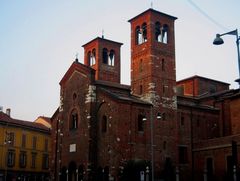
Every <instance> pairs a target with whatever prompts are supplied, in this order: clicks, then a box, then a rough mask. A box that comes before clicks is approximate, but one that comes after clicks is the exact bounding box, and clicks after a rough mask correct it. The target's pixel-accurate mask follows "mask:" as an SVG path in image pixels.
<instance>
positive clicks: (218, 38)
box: [213, 29, 240, 86]
mask: <svg viewBox="0 0 240 181" xmlns="http://www.w3.org/2000/svg"><path fill="white" fill-rule="evenodd" d="M224 35H235V36H236V44H237V55H238V73H239V74H238V76H239V77H238V79H237V80H235V82H238V84H239V86H240V53H239V40H240V37H239V36H238V30H237V29H236V30H233V31H230V32H227V33H223V34H216V38H215V39H214V41H213V44H214V45H221V44H223V43H224V41H223V39H222V38H221V36H224Z"/></svg>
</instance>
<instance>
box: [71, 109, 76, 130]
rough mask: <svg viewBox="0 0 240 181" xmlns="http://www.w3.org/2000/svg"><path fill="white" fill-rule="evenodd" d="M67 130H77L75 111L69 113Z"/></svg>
mask: <svg viewBox="0 0 240 181" xmlns="http://www.w3.org/2000/svg"><path fill="white" fill-rule="evenodd" d="M69 128H70V130H73V129H77V128H78V114H77V110H76V109H74V110H73V111H72V113H71V116H70V121H69Z"/></svg>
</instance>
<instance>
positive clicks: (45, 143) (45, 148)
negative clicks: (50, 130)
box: [44, 139, 48, 151]
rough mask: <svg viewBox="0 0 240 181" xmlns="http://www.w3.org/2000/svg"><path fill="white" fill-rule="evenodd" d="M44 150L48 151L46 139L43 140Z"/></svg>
mask: <svg viewBox="0 0 240 181" xmlns="http://www.w3.org/2000/svg"><path fill="white" fill-rule="evenodd" d="M44 151H48V139H45V141H44Z"/></svg>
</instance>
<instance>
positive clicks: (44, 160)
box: [42, 154, 49, 169]
mask: <svg viewBox="0 0 240 181" xmlns="http://www.w3.org/2000/svg"><path fill="white" fill-rule="evenodd" d="M48 161H49V157H48V154H43V157H42V168H43V169H48V166H49V165H48Z"/></svg>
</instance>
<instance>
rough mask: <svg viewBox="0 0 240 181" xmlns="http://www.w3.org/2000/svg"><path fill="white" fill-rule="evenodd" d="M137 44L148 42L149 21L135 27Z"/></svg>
mask: <svg viewBox="0 0 240 181" xmlns="http://www.w3.org/2000/svg"><path fill="white" fill-rule="evenodd" d="M135 34H136V35H135V36H136V37H135V39H136V44H137V45H140V44H142V43H144V42H147V23H143V24H142V26H141V27H140V26H137V27H136V29H135Z"/></svg>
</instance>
